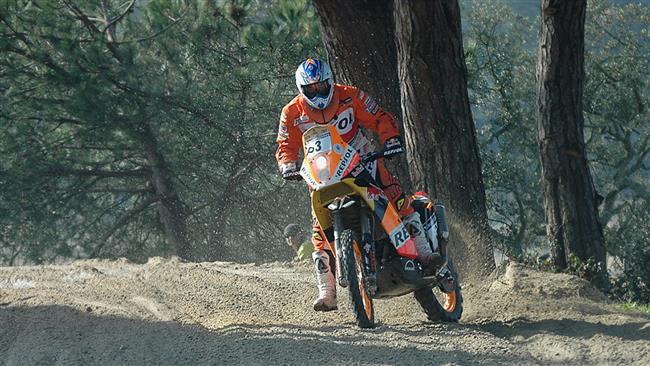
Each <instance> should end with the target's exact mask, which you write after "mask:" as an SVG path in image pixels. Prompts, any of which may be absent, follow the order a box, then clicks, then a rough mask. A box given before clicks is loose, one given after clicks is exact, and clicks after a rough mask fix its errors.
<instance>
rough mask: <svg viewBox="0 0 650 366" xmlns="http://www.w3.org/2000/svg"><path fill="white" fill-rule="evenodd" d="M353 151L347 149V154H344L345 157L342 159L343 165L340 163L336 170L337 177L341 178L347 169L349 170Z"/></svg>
mask: <svg viewBox="0 0 650 366" xmlns="http://www.w3.org/2000/svg"><path fill="white" fill-rule="evenodd" d="M352 154H353V151H352V150H350V149H346V150H345V153H344V154H343V157H342V158H341V163H339V167H338V169H336V173H335V174H336V176H337V177H340V176H342V175H343V172H344V171H345V168H347V165H348V163H350V159H351V158H352Z"/></svg>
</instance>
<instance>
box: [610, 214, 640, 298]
mask: <svg viewBox="0 0 650 366" xmlns="http://www.w3.org/2000/svg"><path fill="white" fill-rule="evenodd" d="M606 233H607V242H608V244H609V248H608V249H609V250H610V251H611V253H612V254H614V255H616V256H617V257H618V258H619V259H620V260H621V261H622V263H623V268H622V273H621V274H620V275H618V276H617V277H616V278H615V280H614V282H613V284H612V294H613V295H614V296H615V297H617V298H619V299H621V300H624V301H632V302H639V303H644V304H650V266H648V263H650V245H648V243H650V208H649V207H648V206H647V205H646V204H640V203H637V204H631V205H626V207H625V208H623V209H622V210H621V212H620V214H619V216H618V217H617V222H616V224H613V225H612V227H611V228H609V230H607V231H606Z"/></svg>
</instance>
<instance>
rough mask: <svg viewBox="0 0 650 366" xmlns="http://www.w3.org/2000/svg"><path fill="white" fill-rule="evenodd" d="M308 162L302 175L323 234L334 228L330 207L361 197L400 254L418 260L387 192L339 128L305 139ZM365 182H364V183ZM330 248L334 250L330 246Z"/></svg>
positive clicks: (327, 127)
mask: <svg viewBox="0 0 650 366" xmlns="http://www.w3.org/2000/svg"><path fill="white" fill-rule="evenodd" d="M302 139H303V149H304V160H303V164H302V168H301V170H300V175H301V176H302V177H303V178H304V180H305V181H306V182H307V185H308V186H309V188H310V190H311V201H312V207H313V209H314V214H315V216H316V218H317V219H318V222H319V224H320V225H321V227H322V228H323V230H325V229H327V228H329V227H331V226H332V221H331V218H330V214H329V210H328V209H327V205H328V204H329V203H331V202H332V201H333V200H334V199H336V198H337V197H341V196H345V195H348V194H353V193H356V194H358V195H359V196H360V197H361V198H362V199H363V200H364V201H365V203H366V204H367V205H368V207H369V208H370V209H371V210H372V211H373V212H374V213H375V215H376V216H377V218H379V220H380V221H381V225H382V227H383V228H384V230H385V231H386V233H388V236H389V238H390V241H391V242H392V244H393V245H394V246H395V249H396V250H397V253H398V254H399V255H400V256H402V257H405V258H410V259H415V258H416V256H417V252H416V247H415V242H414V240H413V239H412V238H411V236H410V234H409V232H408V229H407V228H406V226H405V225H404V224H403V223H402V220H401V219H400V217H399V214H398V212H397V210H396V209H395V207H393V205H392V204H391V203H390V202H389V201H388V199H387V198H386V195H385V194H384V192H383V190H382V189H381V188H379V187H378V185H377V184H374V179H373V178H372V177H371V176H370V173H369V172H368V171H367V170H366V169H364V166H363V162H361V157H360V156H359V153H358V152H357V151H356V149H354V148H353V147H352V146H350V145H348V144H347V143H346V142H345V141H344V140H343V138H342V137H341V136H340V135H339V133H338V131H337V130H336V127H335V126H332V125H320V126H315V127H312V128H310V129H309V130H307V131H306V132H305V133H304V134H303V136H302ZM360 178H363V179H360ZM330 247H332V248H333V247H334V246H333V245H331V243H330Z"/></svg>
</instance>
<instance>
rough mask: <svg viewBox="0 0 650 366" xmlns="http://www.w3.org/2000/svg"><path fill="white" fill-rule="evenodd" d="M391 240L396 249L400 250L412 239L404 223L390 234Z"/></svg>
mask: <svg viewBox="0 0 650 366" xmlns="http://www.w3.org/2000/svg"><path fill="white" fill-rule="evenodd" d="M389 236H390V240H391V241H392V242H393V244H395V249H399V248H400V247H401V246H402V245H404V243H406V241H407V240H409V239H410V238H411V235H410V234H409V231H408V229H407V228H406V226H404V224H403V223H400V224H399V226H397V227H396V228H395V229H393V231H391V233H390V235H389Z"/></svg>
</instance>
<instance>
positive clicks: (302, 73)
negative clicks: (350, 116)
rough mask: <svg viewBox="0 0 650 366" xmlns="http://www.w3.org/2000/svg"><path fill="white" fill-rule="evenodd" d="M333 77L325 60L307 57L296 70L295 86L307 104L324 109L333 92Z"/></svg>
mask: <svg viewBox="0 0 650 366" xmlns="http://www.w3.org/2000/svg"><path fill="white" fill-rule="evenodd" d="M333 85H334V78H333V76H332V70H331V69H330V67H329V65H327V62H325V61H321V60H318V59H314V58H308V59H306V60H305V61H303V62H301V63H300V66H298V69H297V70H296V86H297V87H298V91H299V92H300V94H302V95H303V97H305V100H306V101H307V104H309V105H310V106H312V107H313V108H316V109H325V108H327V106H328V105H329V104H330V101H331V100H332V94H334V88H333Z"/></svg>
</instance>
